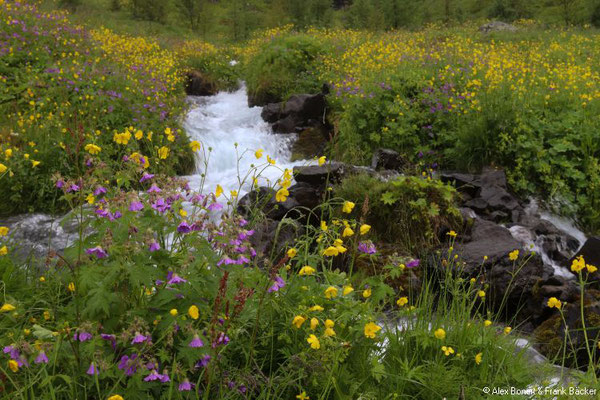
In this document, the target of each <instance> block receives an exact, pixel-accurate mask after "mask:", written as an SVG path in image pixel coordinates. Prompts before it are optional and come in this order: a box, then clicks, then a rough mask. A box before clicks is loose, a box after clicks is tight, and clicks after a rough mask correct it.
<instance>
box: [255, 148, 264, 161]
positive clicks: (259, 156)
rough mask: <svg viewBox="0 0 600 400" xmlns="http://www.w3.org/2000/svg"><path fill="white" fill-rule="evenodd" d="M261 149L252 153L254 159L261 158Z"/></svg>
mask: <svg viewBox="0 0 600 400" xmlns="http://www.w3.org/2000/svg"><path fill="white" fill-rule="evenodd" d="M263 151H264V150H263V149H258V150H256V151H255V152H254V157H256V159H257V160H258V159H259V158H261V157H262V156H263Z"/></svg>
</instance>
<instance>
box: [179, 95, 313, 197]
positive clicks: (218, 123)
mask: <svg viewBox="0 0 600 400" xmlns="http://www.w3.org/2000/svg"><path fill="white" fill-rule="evenodd" d="M189 101H190V103H191V107H190V111H189V113H188V115H187V118H186V120H185V122H184V127H185V129H186V131H187V134H188V136H189V137H190V139H191V140H197V141H199V142H200V143H202V146H203V149H202V150H201V151H200V152H198V155H197V160H196V161H197V162H196V172H195V174H194V175H190V176H187V177H185V178H186V179H188V180H189V182H190V187H191V188H192V189H194V190H200V189H201V188H202V187H203V188H204V190H203V191H204V192H205V193H206V192H210V191H214V190H215V187H216V185H217V184H219V185H221V187H222V188H223V190H224V191H225V193H226V194H228V193H229V192H230V191H231V190H236V191H238V192H239V196H240V197H241V196H243V195H244V193H246V192H248V191H249V190H250V188H251V186H252V177H250V178H249V179H246V181H245V182H244V183H243V184H242V182H241V180H243V178H244V176H246V174H247V173H248V171H252V170H253V168H254V167H255V166H256V167H258V169H257V170H256V171H257V173H256V174H258V172H260V177H259V179H258V181H259V184H261V185H263V184H265V183H269V182H271V184H272V182H275V181H277V179H279V178H280V177H281V175H282V172H283V169H285V168H290V169H291V168H293V167H294V165H300V164H305V162H296V163H292V162H291V161H290V158H291V150H290V149H291V145H292V144H293V142H294V140H295V139H296V135H293V134H291V135H282V134H274V133H273V132H272V130H271V127H270V126H269V124H267V123H266V122H265V121H263V119H262V118H261V116H260V113H261V111H262V109H261V107H252V108H251V107H248V97H247V94H246V88H245V86H242V87H241V88H240V89H239V90H237V91H236V92H232V93H228V92H220V93H219V94H217V95H215V96H212V97H190V98H189ZM236 145H237V146H236ZM258 149H262V150H264V152H263V156H262V158H261V159H258V160H257V158H256V157H255V155H254V153H255V151H256V150H258ZM267 155H268V156H270V157H271V158H272V159H274V160H275V161H276V164H275V165H274V166H268V167H267V168H263V167H264V166H266V164H267ZM203 174H204V175H205V177H204V183H203ZM251 175H254V173H252V174H251Z"/></svg>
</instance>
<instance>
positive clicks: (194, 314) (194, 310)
mask: <svg viewBox="0 0 600 400" xmlns="http://www.w3.org/2000/svg"><path fill="white" fill-rule="evenodd" d="M188 315H189V316H190V318H191V319H193V320H196V319H198V318H199V317H200V310H198V307H197V306H195V305H191V306H190V308H188Z"/></svg>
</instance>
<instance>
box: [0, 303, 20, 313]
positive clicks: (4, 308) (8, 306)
mask: <svg viewBox="0 0 600 400" xmlns="http://www.w3.org/2000/svg"><path fill="white" fill-rule="evenodd" d="M15 308H16V307H15V306H13V305H12V304H10V303H4V304H3V305H2V307H0V312H10V311H14V310H15Z"/></svg>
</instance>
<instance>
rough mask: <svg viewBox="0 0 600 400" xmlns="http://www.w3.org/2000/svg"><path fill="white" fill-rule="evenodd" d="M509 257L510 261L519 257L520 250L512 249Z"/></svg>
mask: <svg viewBox="0 0 600 400" xmlns="http://www.w3.org/2000/svg"><path fill="white" fill-rule="evenodd" d="M508 258H509V259H510V261H515V260H516V259H517V258H519V250H513V251H511V252H510V254H509V255H508Z"/></svg>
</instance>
